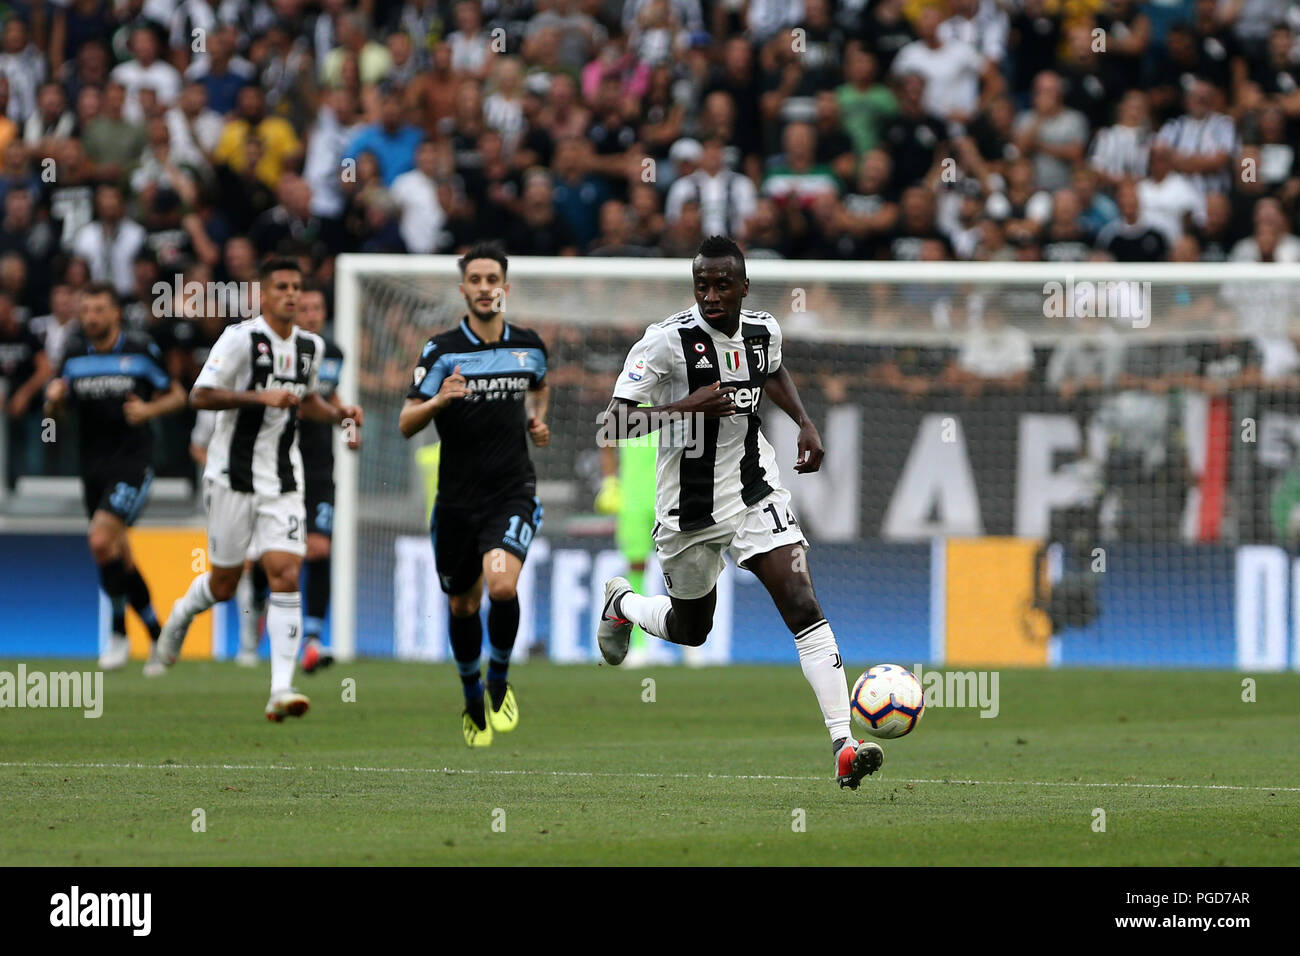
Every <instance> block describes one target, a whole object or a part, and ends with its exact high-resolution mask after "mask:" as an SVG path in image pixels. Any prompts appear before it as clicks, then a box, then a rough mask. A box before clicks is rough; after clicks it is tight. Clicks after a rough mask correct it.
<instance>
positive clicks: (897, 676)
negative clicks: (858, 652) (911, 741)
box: [849, 664, 925, 737]
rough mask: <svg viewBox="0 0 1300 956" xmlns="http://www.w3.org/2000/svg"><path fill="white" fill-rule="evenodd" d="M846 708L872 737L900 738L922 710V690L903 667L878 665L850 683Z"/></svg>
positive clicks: (913, 675)
mask: <svg viewBox="0 0 1300 956" xmlns="http://www.w3.org/2000/svg"><path fill="white" fill-rule="evenodd" d="M849 710H850V711H851V712H852V713H853V716H854V717H857V718H858V719H859V720H860V721H862V723H863V725H865V727H866V730H867V733H869V734H871V735H872V736H873V737H902V736H903V735H904V734H909V733H911V732H912V729H913V728H914V727H915V726H916V724H917V721H919V720H920V719H921V714H923V713H924V712H925V691H924V690H922V688H921V682H920V681H919V680H917V679H916V675H915V674H913V673H912V672H911V671H909V670H908V669H907V668H906V667H900V666H899V665H898V664H877V665H876V666H875V667H872V668H870V669H869V670H868V671H867V672H866V673H864V674H863V675H862V676H861V677H859V678H858V680H857V683H855V684H854V685H853V693H852V694H850V695H849Z"/></svg>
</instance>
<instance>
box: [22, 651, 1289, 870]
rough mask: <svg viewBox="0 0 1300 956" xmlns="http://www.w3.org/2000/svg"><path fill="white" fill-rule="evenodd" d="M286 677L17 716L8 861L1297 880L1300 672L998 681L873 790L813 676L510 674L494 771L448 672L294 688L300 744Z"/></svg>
mask: <svg viewBox="0 0 1300 956" xmlns="http://www.w3.org/2000/svg"><path fill="white" fill-rule="evenodd" d="M25 663H26V664H27V668H28V671H29V672H31V671H33V670H42V669H43V670H69V669H72V668H74V667H77V666H82V667H86V666H90V662H86V661H27V662H25ZM16 666H17V664H16V662H5V661H0V670H8V671H10V672H13V671H15V670H16ZM860 670H861V667H860V666H855V667H851V668H850V671H849V676H850V677H853V676H856V674H857V673H858V672H859V671H860ZM266 678H267V675H266V669H265V665H264V666H263V668H261V669H259V670H257V671H246V670H242V669H239V668H236V667H235V666H234V665H233V664H226V663H188V662H182V663H181V664H180V665H178V666H177V667H176V668H174V669H173V671H172V673H171V674H169V675H168V676H167V677H166V678H163V679H161V680H157V681H146V680H145V679H144V678H143V677H141V676H140V673H139V663H138V662H133V663H132V665H131V667H130V670H129V671H127V672H120V673H115V674H108V675H105V678H104V699H105V703H104V713H103V716H102V717H101V718H99V719H97V720H88V719H85V718H84V717H83V716H82V715H81V712H80V711H69V710H31V709H23V710H9V709H5V710H0V740H3V748H2V749H0V864H5V865H18V864H23V865H45V864H54V865H78V864H101V865H134V864H149V865H159V864H164V865H165V864H180V865H192V864H200V865H201V864H251V865H262V864H265V865H278V864H362V865H365V864H588V863H591V864H606V863H610V864H755V865H771V864H852V865H882V864H889V865H895V864H923V865H928V864H948V865H965V864H1046V865H1054V864H1071V865H1077V864H1104V865H1216V864H1238V865H1255V864H1273V865H1276V864H1295V863H1297V862H1300V747H1297V745H1296V742H1297V740H1300V716H1298V712H1300V708H1298V707H1297V702H1298V701H1300V675H1295V674H1277V675H1259V676H1257V681H1258V686H1257V688H1256V696H1257V701H1256V702H1254V703H1246V702H1243V701H1242V699H1241V698H1242V679H1243V675H1240V674H1236V673H1224V672H1189V671H1180V672H1150V671H1146V672H1143V671H1129V672H1118V671H1108V672H1101V671H1003V672H1002V674H1001V687H1000V690H1001V713H1000V714H999V715H998V716H997V717H996V718H994V719H982V718H980V717H979V715H978V712H977V711H976V710H974V709H940V708H931V709H929V710H928V711H927V712H926V714H925V717H924V719H923V720H922V721H921V724H920V725H919V727H918V729H917V730H916V731H915V732H914V733H913V734H912V735H911V736H909V737H906V738H903V739H901V740H896V741H883V742H882V743H883V746H884V748H885V764H884V768H883V770H882V771H881V772H880V773H879V774H877V775H876V776H874V777H871V778H868V779H867V780H866V781H864V783H863V786H862V788H861V789H860V790H859V791H857V792H856V793H854V792H850V791H848V790H841V789H839V788H838V787H837V786H836V785H835V782H834V781H833V780H832V779H831V771H832V766H831V757H830V747H829V744H828V741H827V736H826V733H825V731H824V729H823V728H822V725H821V717H820V715H819V713H818V711H817V707H816V704H815V702H814V700H813V697H812V693H811V691H810V690H809V688H808V686H807V684H806V683H805V682H804V679H803V676H802V675H801V674H800V672H799V669H798V667H797V666H794V665H793V664H792V665H791V666H788V667H741V666H736V667H725V668H710V669H701V670H689V669H684V668H659V669H652V670H638V671H627V670H617V669H612V668H608V667H595V666H581V667H579V666H569V667H559V666H552V665H548V664H539V663H533V664H525V665H521V666H517V667H516V668H515V669H514V671H513V673H512V679H513V681H514V683H515V687H516V691H517V693H518V695H519V702H520V710H521V714H522V720H521V723H520V727H519V729H518V730H517V731H516V732H515V733H513V734H511V735H508V736H498V737H497V740H496V743H495V744H494V746H493V747H491V748H490V749H487V750H479V751H470V750H468V749H467V748H465V746H464V745H463V743H462V741H461V738H460V730H459V723H458V722H459V716H458V714H459V709H460V701H459V698H460V691H459V685H458V682H457V678H456V674H455V671H454V669H453V668H452V667H451V666H450V665H440V666H434V665H425V664H410V663H395V662H391V661H385V662H380V661H361V662H356V663H351V664H341V665H337V666H335V667H333V668H332V669H329V670H326V671H323V672H321V673H319V674H317V675H314V676H306V675H300V676H299V679H298V683H299V687H300V688H301V689H302V690H304V691H305V692H306V693H308V694H309V695H310V696H311V698H312V710H311V712H310V713H309V714H308V715H307V716H306V717H305V718H303V719H302V720H300V721H288V722H286V723H284V724H280V725H276V724H271V723H270V722H268V721H267V720H265V719H264V718H263V716H262V706H263V705H264V704H265V701H266ZM345 678H351V679H353V680H355V693H356V700H355V702H345V701H344V700H343V699H342V698H343V693H342V686H343V681H344V679H345ZM646 678H653V680H654V682H655V683H654V687H653V690H654V695H653V696H654V698H655V699H654V701H653V702H646V701H645V700H643V697H644V696H648V695H647V694H646V692H645V685H644V683H643V682H644V681H645V679H646ZM1098 809H1100V810H1103V811H1105V832H1097V831H1096V830H1095V829H1094V826H1095V821H1096V820H1098V819H1099V817H1098V815H1097V814H1096V812H1095V811H1096V810H1098ZM196 810H202V811H203V819H204V822H205V824H206V828H205V829H204V831H203V832H195V823H194V821H195V820H196V815H195V811H196ZM800 822H802V824H803V825H802V828H800V827H798V826H797V824H799V823H800ZM494 824H495V826H494Z"/></svg>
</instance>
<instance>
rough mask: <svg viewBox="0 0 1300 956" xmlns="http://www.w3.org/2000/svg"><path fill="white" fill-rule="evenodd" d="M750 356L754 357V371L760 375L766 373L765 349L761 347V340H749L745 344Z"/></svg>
mask: <svg viewBox="0 0 1300 956" xmlns="http://www.w3.org/2000/svg"><path fill="white" fill-rule="evenodd" d="M747 344H748V346H749V351H750V354H751V355H753V357H754V371H756V372H759V373H762V372H766V371H767V349H766V348H764V346H763V340H762V339H750V340H749V342H748V343H747Z"/></svg>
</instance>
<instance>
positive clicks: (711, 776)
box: [0, 761, 1300, 793]
mask: <svg viewBox="0 0 1300 956" xmlns="http://www.w3.org/2000/svg"><path fill="white" fill-rule="evenodd" d="M5 767H13V768H18V769H28V770H279V771H283V772H287V773H346V772H351V773H427V774H444V775H452V774H461V775H466V776H468V775H475V776H496V777H512V776H543V777H643V778H649V779H653V780H802V781H807V782H816V781H821V780H824V779H826V778H824V777H796V776H789V775H783V774H732V773H638V772H636V771H616V770H473V769H463V768H460V767H356V766H353V767H311V766H308V767H287V766H283V765H281V764H233V763H214V764H182V763H158V764H152V763H38V762H31V763H22V762H17V761H0V768H5ZM880 782H881V783H933V784H953V785H959V786H971V787H1111V788H1116V789H1137V790H1248V791H1255V792H1259V793H1271V792H1272V793H1276V792H1283V793H1300V787H1245V786H1238V785H1235V784H1227V783H1112V782H1106V781H1100V782H1099V781H1066V780H962V779H958V778H949V779H939V778H934V779H930V778H922V777H890V778H885V777H881V778H880ZM869 783H870V781H868V784H869Z"/></svg>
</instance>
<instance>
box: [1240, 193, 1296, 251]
mask: <svg viewBox="0 0 1300 956" xmlns="http://www.w3.org/2000/svg"><path fill="white" fill-rule="evenodd" d="M1230 258H1231V260H1232V261H1233V262H1300V237H1296V236H1294V235H1292V234H1291V233H1290V232H1289V231H1288V230H1287V223H1286V216H1285V214H1283V212H1282V206H1281V204H1280V203H1278V202H1277V200H1275V199H1262V200H1260V201H1259V202H1258V203H1257V204H1256V205H1255V229H1254V233H1253V234H1252V235H1250V236H1248V237H1247V238H1245V239H1242V240H1241V241H1240V242H1238V243H1237V244H1236V245H1235V246H1233V247H1232V254H1231V257H1230Z"/></svg>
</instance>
